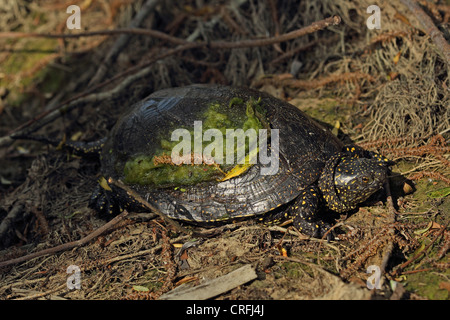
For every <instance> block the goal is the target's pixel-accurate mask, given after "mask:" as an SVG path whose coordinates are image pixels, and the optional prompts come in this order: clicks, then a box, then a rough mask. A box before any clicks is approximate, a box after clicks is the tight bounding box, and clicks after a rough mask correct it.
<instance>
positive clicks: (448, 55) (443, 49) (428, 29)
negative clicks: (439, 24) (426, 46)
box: [401, 0, 450, 66]
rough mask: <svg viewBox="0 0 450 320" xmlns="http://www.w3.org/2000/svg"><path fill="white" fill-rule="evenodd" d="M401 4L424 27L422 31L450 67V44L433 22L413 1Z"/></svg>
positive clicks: (404, 1) (405, 1) (406, 0)
mask: <svg viewBox="0 0 450 320" xmlns="http://www.w3.org/2000/svg"><path fill="white" fill-rule="evenodd" d="M401 1H402V3H403V4H404V5H405V6H407V7H408V8H409V10H411V12H412V13H413V14H414V16H415V17H416V18H417V19H418V20H419V21H420V23H421V24H422V26H423V27H424V29H425V30H424V31H425V33H426V34H428V35H429V36H430V38H431V40H433V42H434V43H435V45H436V47H437V48H438V50H439V51H440V53H441V54H442V56H443V58H444V61H445V62H446V63H447V66H450V44H448V42H447V40H445V38H444V36H443V35H442V33H441V32H440V31H439V29H438V28H436V26H435V25H434V23H433V20H432V19H431V18H430V17H429V16H428V15H427V14H426V13H425V12H424V11H423V10H422V8H421V7H420V6H419V5H418V4H417V2H416V1H414V0H401Z"/></svg>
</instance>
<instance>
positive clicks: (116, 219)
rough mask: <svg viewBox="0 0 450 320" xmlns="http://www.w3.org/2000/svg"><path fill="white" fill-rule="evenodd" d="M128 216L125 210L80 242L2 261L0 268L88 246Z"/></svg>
mask: <svg viewBox="0 0 450 320" xmlns="http://www.w3.org/2000/svg"><path fill="white" fill-rule="evenodd" d="M127 215H128V211H126V210H124V211H123V212H122V213H121V214H119V215H117V216H115V217H114V218H113V219H111V220H110V221H109V222H108V223H105V224H104V225H103V226H101V227H100V228H98V229H97V230H95V231H93V232H91V233H90V234H88V235H87V236H86V237H84V238H81V239H80V240H77V241H72V242H68V243H64V244H62V245H59V246H56V247H53V248H48V249H44V250H41V251H38V252H34V253H30V254H28V255H25V256H23V257H19V258H15V259H11V260H6V261H2V262H0V268H1V267H6V266H9V265H12V264H16V263H20V262H24V261H27V260H30V259H34V258H37V257H42V256H45V255H47V254H55V253H57V252H59V251H66V250H70V249H73V248H76V247H82V246H84V245H86V244H87V243H89V242H90V241H91V240H92V239H95V238H96V237H98V236H99V235H101V234H103V233H104V232H106V231H107V230H109V229H110V228H111V227H113V226H114V225H116V224H117V223H118V222H120V221H122V220H123V219H124V218H125V217H126V216H127Z"/></svg>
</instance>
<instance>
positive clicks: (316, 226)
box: [47, 85, 392, 238]
mask: <svg viewBox="0 0 450 320" xmlns="http://www.w3.org/2000/svg"><path fill="white" fill-rule="evenodd" d="M252 133H253V136H252ZM254 133H256V135H255V134H254ZM242 136H243V137H244V139H242ZM255 137H256V139H255ZM230 140H232V141H230ZM47 141H49V140H48V139H47ZM53 144H54V145H56V144H59V145H61V143H60V142H58V143H57V142H54V141H53ZM63 145H64V146H65V147H66V148H68V149H71V150H72V151H74V152H76V153H79V154H85V155H99V157H100V163H101V175H102V178H101V179H100V182H99V184H98V185H97V187H96V189H95V190H94V192H93V194H92V196H91V198H90V200H89V207H90V208H93V209H95V210H96V211H98V212H99V213H100V214H102V215H107V216H114V215H116V214H118V213H120V212H121V211H123V210H125V209H126V210H128V211H135V212H141V211H148V209H147V207H145V206H143V205H142V204H141V203H140V202H139V201H136V199H134V198H133V197H132V196H131V195H130V193H129V192H126V190H124V189H123V188H121V187H120V186H118V185H117V184H113V183H111V181H121V182H122V183H124V184H125V185H127V186H128V187H130V188H131V189H132V190H133V191H135V192H136V193H137V194H138V195H140V196H141V197H142V198H144V199H145V200H146V201H148V203H150V204H152V205H153V206H154V207H155V208H157V209H158V210H159V211H160V212H161V213H162V214H164V215H166V216H167V217H169V218H172V219H176V220H180V221H185V222H188V223H191V224H197V225H210V224H212V225H216V224H217V223H229V222H233V221H236V220H239V219H241V218H246V217H255V219H257V220H262V221H271V222H274V221H280V220H281V219H291V220H292V221H293V226H294V227H296V228H297V229H298V230H299V231H300V232H301V233H304V234H306V235H310V236H313V237H319V238H320V237H322V236H323V235H324V234H327V232H328V231H329V229H330V227H331V224H330V223H329V222H328V220H327V213H331V214H333V213H343V212H348V211H352V210H354V209H355V208H356V207H357V206H358V205H359V204H361V203H362V202H364V201H365V200H367V199H368V198H369V197H370V196H371V195H372V194H374V193H375V192H377V191H378V190H380V189H382V187H383V184H384V183H385V182H386V179H387V173H388V170H389V166H390V165H392V162H391V161H390V160H388V159H387V158H385V157H383V156H381V155H380V154H377V153H374V152H371V151H367V150H364V149H362V148H360V147H358V146H356V145H352V144H350V145H347V144H344V143H343V142H342V141H341V140H339V139H338V138H337V137H336V136H335V135H334V134H333V133H332V132H331V131H330V130H329V129H327V128H325V127H324V126H322V125H320V124H319V123H318V122H317V121H316V120H313V119H312V118H311V117H309V116H308V115H306V114H305V113H304V112H302V111H301V110H300V109H298V108H297V107H295V106H293V105H291V104H289V103H288V102H285V101H282V100H280V99H277V98H275V97H273V96H271V95H270V94H268V93H264V92H260V91H257V90H255V89H250V88H247V87H231V86H224V85H190V86H185V87H177V88H168V89H162V90H159V91H156V92H154V93H152V94H150V95H149V96H147V97H146V98H144V99H143V100H141V101H139V102H138V103H136V104H134V105H132V106H130V107H129V108H127V110H126V111H125V113H123V114H122V115H121V116H120V117H119V119H118V120H117V122H116V124H115V125H114V126H113V128H112V129H111V131H110V132H109V134H108V135H107V136H106V137H104V138H102V139H100V140H98V141H95V142H89V143H84V142H74V141H66V142H64V143H63ZM175 149H176V150H177V152H178V153H177V152H175ZM192 150H193V151H192ZM181 151H183V153H181ZM239 152H240V154H239ZM224 153H225V154H226V157H228V156H229V158H230V160H232V161H225V160H228V158H226V157H225V156H224ZM180 154H182V156H180ZM174 155H175V156H174ZM177 156H179V157H177ZM220 156H222V157H220ZM224 159H225V160H224ZM268 159H270V160H271V161H268Z"/></svg>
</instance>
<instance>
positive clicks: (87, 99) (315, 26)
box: [0, 16, 341, 146]
mask: <svg viewBox="0 0 450 320" xmlns="http://www.w3.org/2000/svg"><path fill="white" fill-rule="evenodd" d="M340 22H341V18H340V17H339V16H333V17H330V18H326V19H324V20H320V21H317V22H313V23H312V24H311V25H309V26H306V27H303V28H301V29H298V30H295V31H292V32H289V33H287V34H283V35H280V36H276V37H271V38H264V39H253V40H243V41H229V42H228V41H213V42H206V41H203V42H187V41H185V40H182V39H179V38H175V37H172V36H170V35H167V34H164V33H162V32H159V31H154V30H146V29H136V28H133V29H122V30H115V31H114V30H107V31H104V32H105V33H104V34H106V33H107V32H111V33H110V34H112V33H114V32H116V33H120V32H136V30H139V31H137V32H144V31H145V32H146V33H147V34H148V35H152V36H156V37H160V38H161V39H165V40H167V41H169V42H173V43H183V44H179V45H178V46H177V47H175V48H173V49H170V50H167V51H166V52H164V53H162V54H160V55H158V56H156V57H154V58H152V59H150V60H149V61H147V62H145V63H143V64H141V65H138V66H135V67H132V68H130V69H128V70H126V71H124V72H122V73H120V74H118V75H116V76H114V77H113V78H111V79H108V80H106V81H104V82H102V83H100V84H98V85H96V86H94V87H92V88H90V89H88V90H86V91H85V92H83V93H81V94H79V95H77V96H76V97H73V98H71V99H69V100H66V101H65V102H63V103H62V104H60V105H58V106H57V107H55V108H53V109H51V110H48V111H46V112H44V113H41V114H40V115H38V116H37V117H35V118H34V119H32V120H29V121H28V122H27V123H25V124H23V125H21V126H20V127H18V128H16V129H14V130H13V131H12V132H10V133H9V134H8V135H7V136H4V137H0V146H3V145H7V144H10V143H11V142H12V141H13V139H12V137H13V135H14V133H17V132H19V131H20V130H23V129H24V128H27V127H29V126H31V125H32V124H33V123H36V122H37V121H38V120H41V121H40V122H39V123H37V124H36V125H35V126H34V127H33V128H30V129H29V130H27V131H26V134H30V133H33V132H35V131H37V130H38V129H40V128H42V127H43V126H44V125H46V124H48V123H50V122H51V121H53V120H55V119H56V118H58V117H60V116H61V115H63V114H66V113H67V112H68V111H70V110H72V109H74V108H76V107H79V106H81V105H83V104H86V103H92V102H97V101H100V100H102V99H108V98H113V97H114V96H115V95H117V94H119V93H120V92H121V91H122V90H124V89H125V88H126V87H128V86H129V85H130V84H131V83H132V82H134V81H135V80H136V79H139V78H141V77H144V76H146V75H147V74H149V73H150V72H151V69H150V65H151V64H153V63H155V62H156V61H158V60H161V59H164V58H166V57H168V56H171V55H174V54H177V53H180V52H183V51H186V50H189V49H193V48H214V49H233V48H244V47H257V46H267V45H272V44H275V43H279V42H283V41H288V40H292V39H295V38H297V37H301V36H304V35H306V34H309V33H313V32H316V31H318V30H321V29H324V28H326V27H328V26H331V25H337V24H339V23H340ZM143 30H144V31H143ZM100 32H102V31H96V32H88V33H79V34H73V35H65V34H52V35H49V34H36V33H31V34H28V35H30V36H39V37H75V36H93V35H98V34H99V33H100ZM2 34H3V35H4V36H6V35H8V34H9V35H10V36H12V35H13V34H18V35H20V36H26V34H23V33H0V37H1V36H2ZM136 71H138V72H137V73H136V74H133V75H131V76H129V77H127V78H126V79H125V80H123V81H122V82H121V83H120V84H118V85H117V86H116V87H115V88H113V89H111V90H109V91H106V92H101V93H92V92H93V91H95V90H98V89H100V88H102V87H104V86H106V85H107V84H110V83H111V82H113V81H116V80H118V79H120V78H123V77H124V76H127V75H129V74H130V73H133V72H136ZM62 109H64V112H61V111H62ZM21 133H24V132H21Z"/></svg>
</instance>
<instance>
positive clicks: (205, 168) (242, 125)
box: [124, 98, 265, 187]
mask: <svg viewBox="0 0 450 320" xmlns="http://www.w3.org/2000/svg"><path fill="white" fill-rule="evenodd" d="M259 102H260V101H259V100H258V101H256V100H253V99H251V100H249V101H247V102H244V101H242V100H241V99H237V98H234V99H232V100H231V101H230V102H229V104H228V105H220V104H219V103H216V102H213V103H211V104H210V106H209V107H208V109H207V110H206V111H205V112H204V113H203V114H202V115H201V117H200V119H199V120H201V121H202V144H201V147H202V152H203V150H205V147H208V146H210V145H211V144H212V143H214V142H215V141H213V142H211V141H205V140H204V139H203V136H204V133H205V131H206V130H209V129H218V130H219V131H220V132H221V133H222V141H223V145H222V147H223V150H221V151H222V154H223V156H224V158H223V162H225V155H226V154H227V143H226V131H227V129H243V131H244V132H245V131H246V130H248V129H254V130H255V131H256V132H258V130H259V129H262V128H263V127H264V125H263V123H264V121H265V120H264V119H263V117H264V116H263V114H264V109H263V108H262V107H261V106H260V104H259ZM237 105H241V106H240V107H237ZM244 106H245V110H246V112H245V113H243V112H242V107H244ZM176 129H179V128H176ZM181 129H186V130H187V131H188V132H189V137H191V141H190V144H191V145H190V149H191V152H193V151H194V140H195V139H196V138H195V137H194V132H195V130H194V129H192V128H181ZM171 136H172V132H169V134H168V135H167V136H164V137H160V147H159V148H157V151H156V152H155V154H153V155H151V156H149V155H139V156H136V157H134V158H132V159H130V160H129V161H127V163H126V164H125V167H124V180H125V182H126V183H130V184H140V185H151V186H155V187H173V186H182V185H193V184H197V183H199V182H203V181H211V180H214V179H216V180H219V179H220V178H223V177H224V176H225V175H226V171H228V170H232V169H233V167H234V165H233V164H225V163H224V164H222V163H221V161H219V163H215V164H211V163H209V164H207V163H205V162H204V161H203V163H202V164H181V165H175V164H174V163H173V162H171V160H172V159H171V158H170V157H171V154H172V150H173V148H174V147H175V146H177V145H178V144H179V143H180V141H171V140H169V139H168V137H171ZM193 137H194V138H193ZM233 146H234V150H232V152H233V154H234V157H235V158H236V157H237V156H236V154H237V153H238V144H237V143H233ZM244 147H245V154H247V155H248V154H249V153H250V151H251V150H249V148H250V146H249V142H248V139H245V146H244ZM184 151H185V150H183V152H184ZM211 151H212V152H211V156H213V157H214V156H216V154H215V153H216V152H217V151H218V150H217V149H214V148H212V149H211ZM183 155H185V154H183ZM191 160H192V159H191ZM203 160H204V159H203ZM242 172H245V170H242V171H240V174H242Z"/></svg>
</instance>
